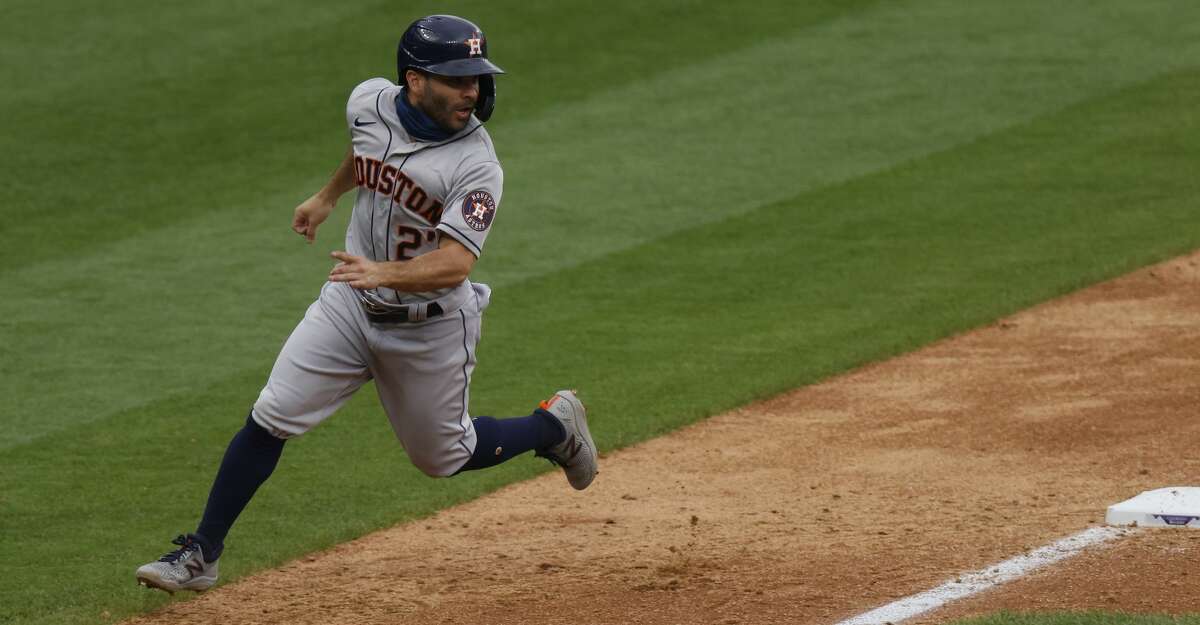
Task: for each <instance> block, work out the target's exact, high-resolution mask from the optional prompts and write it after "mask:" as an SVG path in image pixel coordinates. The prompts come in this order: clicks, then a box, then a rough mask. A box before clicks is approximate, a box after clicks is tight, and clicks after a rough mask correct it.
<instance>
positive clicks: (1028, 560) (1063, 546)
mask: <svg viewBox="0 0 1200 625" xmlns="http://www.w3.org/2000/svg"><path fill="white" fill-rule="evenodd" d="M1128 531H1129V530H1127V529H1124V528H1118V527H1093V528H1091V529H1087V530H1084V531H1082V532H1079V533H1078V534H1075V535H1072V536H1068V537H1066V538H1063V539H1062V540H1059V541H1058V542H1055V543H1052V544H1049V545H1046V546H1045V547H1041V548H1038V549H1035V550H1033V551H1030V552H1029V553H1027V554H1025V555H1022V556H1017V557H1015V558H1012V559H1009V560H1005V561H1004V562H1001V563H999V564H993V565H992V566H989V567H986V568H983V569H980V570H978V571H975V572H972V573H965V574H963V575H962V577H960V578H959V580H961V581H959V580H954V581H949V582H946V583H945V584H942V585H941V586H938V587H937V588H933V589H931V590H926V591H925V592H923V593H919V594H916V595H910V596H908V597H905V598H903V599H900V600H898V601H893V602H892V603H889V604H887V605H885V606H883V607H879V608H875V609H874V610H871V611H870V612H864V613H862V614H859V615H858V616H855V617H853V618H849V619H846V620H844V621H841V622H839V623H837V625H882V624H884V623H899V622H900V621H903V620H905V619H908V618H912V617H914V616H916V615H918V614H921V613H924V612H928V611H930V610H933V609H935V608H940V607H942V606H943V605H946V604H947V603H950V602H951V601H956V600H958V599H963V598H965V597H969V596H971V595H973V594H975V593H978V592H982V591H984V590H987V589H989V588H991V587H993V586H998V585H1000V584H1003V583H1005V582H1008V581H1012V580H1014V579H1016V578H1018V577H1021V576H1022V575H1025V574H1026V573H1029V572H1031V571H1035V570H1037V569H1040V568H1042V567H1043V566H1046V565H1047V564H1054V563H1055V562H1058V561H1060V560H1065V559H1067V558H1069V557H1071V556H1073V555H1075V554H1077V553H1079V552H1080V551H1082V550H1083V549H1085V548H1087V547H1090V546H1092V545H1097V544H1100V543H1102V542H1105V541H1107V540H1111V539H1113V538H1116V537H1117V536H1121V535H1122V534H1125V533H1127V532H1128Z"/></svg>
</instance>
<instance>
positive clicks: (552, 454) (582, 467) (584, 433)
mask: <svg viewBox="0 0 1200 625" xmlns="http://www.w3.org/2000/svg"><path fill="white" fill-rule="evenodd" d="M538 407H539V408H541V409H542V410H545V411H546V412H548V413H550V414H551V415H553V416H554V417H555V418H556V419H558V421H559V423H562V426H563V429H564V430H566V433H567V437H566V439H564V440H563V442H561V443H559V444H557V445H554V446H553V447H549V448H546V449H542V450H539V451H538V452H537V455H538V456H539V457H542V458H546V459H547V460H549V461H550V462H553V463H554V464H556V465H558V466H560V467H562V468H563V471H564V472H565V473H566V474H567V481H568V482H570V483H571V486H573V487H575V489H576V490H583V489H585V488H587V487H588V485H589V484H591V483H592V480H593V479H595V477H596V474H597V473H599V472H600V471H599V469H598V468H597V466H596V455H597V453H596V443H595V442H593V441H592V434H591V433H590V432H588V424H587V410H585V409H584V407H583V402H581V401H579V398H578V397H576V396H575V393H574V392H572V391H559V392H557V393H555V394H554V396H553V397H551V398H550V399H547V400H546V401H544V402H542V403H541V404H539V406H538Z"/></svg>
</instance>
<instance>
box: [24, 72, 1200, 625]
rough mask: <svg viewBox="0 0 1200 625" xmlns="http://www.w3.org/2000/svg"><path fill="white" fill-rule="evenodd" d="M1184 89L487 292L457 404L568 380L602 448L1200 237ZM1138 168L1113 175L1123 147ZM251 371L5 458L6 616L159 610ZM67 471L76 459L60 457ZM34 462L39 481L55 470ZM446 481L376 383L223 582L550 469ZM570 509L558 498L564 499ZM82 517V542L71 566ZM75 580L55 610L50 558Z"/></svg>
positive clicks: (1182, 78)
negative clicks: (169, 542) (435, 475)
mask: <svg viewBox="0 0 1200 625" xmlns="http://www.w3.org/2000/svg"><path fill="white" fill-rule="evenodd" d="M1197 102H1200V72H1197V71H1195V70H1190V71H1187V72H1177V73H1173V74H1171V75H1167V76H1163V77H1161V78H1159V79H1156V80H1154V81H1151V82H1148V83H1145V84H1143V85H1139V86H1138V87H1136V88H1129V89H1127V90H1125V91H1123V92H1122V93H1120V94H1118V95H1115V96H1113V97H1109V98H1104V99H1101V100H1098V101H1096V102H1093V103H1089V104H1087V105H1081V106H1077V107H1073V108H1071V109H1069V110H1066V111H1064V112H1061V113H1059V114H1056V115H1052V116H1048V117H1045V118H1042V119H1039V120H1037V121H1035V122H1033V123H1029V124H1026V125H1023V126H1021V127H1020V128H1017V129H1014V130H1012V131H1008V132H1002V133H997V134H995V135H993V136H990V137H988V138H986V139H983V140H980V141H978V142H976V143H974V144H972V145H970V146H966V147H963V148H959V149H955V150H951V151H947V152H944V153H939V154H937V155H933V156H930V157H927V158H925V159H922V160H920V161H918V162H913V163H908V164H905V165H903V166H901V167H897V168H894V169H892V170H890V171H888V172H884V173H881V174H878V175H875V176H871V177H867V178H863V179H861V180H856V181H854V182H851V183H846V184H843V185H837V186H835V187H832V188H828V189H822V190H819V191H816V192H811V193H806V194H802V195H799V196H797V197H794V198H791V199H789V200H787V201H781V202H778V203H775V204H772V205H769V206H765V207H761V208H760V209H758V210H756V211H753V212H751V213H748V214H744V215H739V216H735V217H731V218H728V219H726V220H724V221H721V222H718V223H712V224H706V225H703V226H701V227H697V228H693V229H691V230H688V231H686V232H677V233H675V234H672V235H671V236H669V237H666V238H663V239H661V240H659V241H656V242H653V243H649V244H645V245H642V246H639V247H637V248H634V249H630V250H627V251H625V252H623V253H619V254H613V255H611V256H609V257H606V258H604V259H597V260H593V261H589V262H586V263H583V264H580V265H578V266H576V267H573V268H570V269H567V270H564V271H560V272H556V273H554V274H551V275H546V276H543V277H540V278H538V279H534V280H529V281H526V282H522V283H520V284H515V285H511V286H510V287H509V288H507V289H505V290H504V291H502V292H500V293H498V294H497V298H496V300H495V303H494V306H495V308H494V309H492V310H490V311H489V317H488V320H487V321H486V322H485V329H484V335H485V337H486V338H485V340H484V342H483V344H482V346H481V350H480V368H479V369H478V371H477V374H476V380H477V382H476V384H475V385H474V387H473V397H474V406H473V407H474V408H475V409H476V410H477V411H483V412H485V413H491V414H498V415H506V414H516V413H519V412H523V411H525V410H527V409H528V408H529V401H530V398H531V397H540V396H541V395H542V394H545V392H546V391H547V389H553V388H556V387H558V386H565V385H577V386H579V387H581V388H582V389H583V391H584V392H585V393H586V396H587V397H588V399H589V402H590V406H591V409H592V414H593V415H594V416H595V420H596V428H595V433H596V434H597V436H598V440H599V443H600V444H601V445H602V446H603V447H605V448H612V447H614V446H617V445H625V444H629V443H632V442H635V441H638V440H643V439H645V438H647V437H649V436H653V435H655V434H658V433H662V432H665V431H668V430H670V429H672V428H675V427H678V426H679V425H682V424H684V423H687V422H691V421H694V420H695V419H697V418H700V417H703V416H705V415H708V414H711V413H712V412H713V411H715V410H720V409H723V408H726V407H729V406H733V405H737V404H739V403H742V402H745V401H748V400H751V399H755V398H759V397H763V396H766V395H770V394H772V393H775V392H778V391H780V390H784V389H788V388H792V387H794V386H796V385H798V384H803V383H807V382H812V381H815V380H817V379H820V378H821V377H824V376H827V375H830V374H833V373H836V372H839V371H843V370H845V369H846V368H848V367H851V366H854V365H856V364H860V363H863V362H868V361H871V360H875V359H879V358H884V357H887V356H889V355H892V354H896V353H900V352H903V351H906V350H910V349H913V348H915V347H917V346H919V345H921V344H924V343H926V342H928V341H931V340H934V339H936V338H938V337H942V336H946V335H947V334H950V333H954V332H957V331H961V330H964V329H967V328H969V327H973V326H976V325H979V324H981V323H985V322H987V321H989V320H991V319H994V318H996V317H997V316H999V315H1003V314H1005V313H1008V312H1011V311H1013V310H1016V309H1018V308H1020V307H1023V306H1027V305H1029V304H1031V303H1034V302H1037V301H1040V300H1043V299H1045V298H1047V297H1052V296H1054V295H1056V294H1059V293H1064V292H1067V291H1069V290H1072V289H1074V288H1077V287H1079V286H1082V285H1083V284H1085V283H1088V282H1092V281H1096V280H1100V279H1103V278H1106V277H1110V276H1113V275H1116V274H1118V273H1121V272H1124V271H1126V270H1128V269H1130V268H1132V267H1135V266H1138V265H1142V264H1145V263H1148V262H1152V261H1154V260H1158V259H1160V258H1164V257H1167V256H1170V255H1174V254H1177V253H1180V252H1182V251H1185V250H1188V249H1191V248H1194V247H1196V246H1197V245H1200V233H1196V232H1194V231H1192V230H1189V229H1187V228H1163V227H1162V224H1164V223H1187V222H1186V221H1185V220H1186V219H1188V217H1189V215H1190V214H1191V210H1192V207H1191V198H1194V197H1195V192H1196V190H1197V189H1196V186H1197V183H1196V182H1195V181H1194V180H1193V179H1192V178H1191V177H1189V175H1188V172H1189V171H1191V170H1192V168H1193V167H1194V163H1195V159H1196V154H1195V151H1194V149H1192V148H1191V147H1190V146H1194V145H1196V141H1197V139H1200V126H1198V122H1197V119H1196V116H1195V115H1194V114H1193V113H1192V112H1191V111H1194V109H1195V107H1196V104H1197ZM1131 154H1133V155H1137V158H1130V155H1131ZM262 375H263V372H262V371H261V370H253V371H252V370H249V369H247V370H243V371H239V372H236V373H235V374H233V375H231V376H229V377H228V378H227V379H226V380H225V381H223V382H221V383H220V384H218V385H215V386H212V387H209V388H207V389H205V390H204V392H202V393H195V394H190V395H180V396H178V397H175V398H172V399H170V400H164V401H162V402H159V403H157V404H154V405H148V406H144V407H142V408H139V409H136V410H132V411H127V412H124V413H121V414H119V415H116V416H114V417H113V418H112V419H110V420H108V421H105V422H96V423H92V424H87V425H83V426H81V427H79V428H77V429H74V430H72V431H70V432H61V433H56V434H53V435H50V436H47V437H45V438H43V439H41V440H39V441H36V442H34V443H31V444H29V445H25V446H22V447H19V448H16V449H13V450H11V451H10V452H9V453H8V454H7V455H6V459H5V465H6V467H5V471H4V472H3V473H0V493H3V497H4V505H3V506H2V507H0V515H2V516H0V525H2V526H3V527H5V529H6V536H12V535H15V536H20V537H21V538H20V540H19V541H5V542H3V543H0V567H3V568H0V605H3V606H4V609H5V610H7V611H8V612H7V613H0V616H3V617H6V618H8V619H10V620H13V621H15V622H21V623H26V622H28V623H66V622H77V621H79V620H82V619H84V618H85V617H87V618H93V619H94V618H95V616H96V614H97V613H98V612H99V611H100V610H102V609H107V610H109V611H110V613H111V614H112V615H114V616H118V617H119V616H121V615H125V614H129V613H132V612H135V611H138V610H142V609H148V608H152V607H154V606H156V605H161V604H162V603H163V602H164V601H167V600H168V599H167V598H166V597H163V596H160V595H150V594H146V593H145V592H144V591H140V590H139V589H137V588H135V587H133V585H132V582H131V581H130V578H129V571H132V570H133V567H135V566H136V565H137V564H139V563H140V562H141V561H142V560H144V559H145V558H146V557H147V555H146V554H145V553H144V552H145V551H146V550H147V549H151V550H152V549H155V548H157V542H156V539H157V538H159V537H162V538H164V539H165V538H166V537H169V535H171V534H172V533H173V532H175V531H177V530H183V529H188V528H189V527H190V526H191V525H192V524H193V523H194V522H195V517H196V515H197V514H198V512H199V510H200V508H201V507H202V505H203V500H204V497H205V492H206V489H207V488H208V485H209V483H210V480H211V476H212V472H213V470H215V467H216V465H217V463H218V462H219V455H220V452H221V450H222V449H223V447H224V445H225V443H226V441H227V439H228V437H229V436H230V434H231V432H232V431H233V430H234V429H235V428H236V427H237V424H238V422H239V419H240V414H242V413H243V412H244V410H245V409H246V406H247V403H248V401H249V399H250V398H251V397H252V395H253V393H254V392H255V391H256V390H257V388H258V386H259V385H260V384H261V378H262ZM64 459H69V461H66V462H64ZM47 467H54V470H53V471H52V472H50V471H48V469H47ZM542 468H543V467H542V465H541V463H538V462H536V461H535V460H534V459H532V458H524V459H520V460H517V461H514V462H512V463H509V464H508V465H505V466H503V467H501V468H500V469H499V470H496V471H492V472H486V473H480V474H474V475H464V476H460V477H458V478H455V479H452V480H431V479H428V478H425V477H423V476H420V475H418V474H417V472H416V471H415V470H413V469H412V468H411V467H410V466H409V465H408V464H407V463H406V462H405V461H404V460H403V459H402V454H401V453H400V451H399V448H398V446H397V445H396V443H395V442H394V440H393V437H392V435H391V433H390V431H389V428H388V426H387V424H386V420H385V419H384V418H383V417H382V415H380V414H379V409H378V407H377V403H376V400H375V398H374V396H373V394H372V393H371V392H370V391H369V390H368V391H366V392H363V393H360V394H359V395H358V396H357V397H355V399H354V400H353V401H352V402H351V403H350V405H349V406H348V407H347V408H346V409H345V410H343V411H342V413H340V414H339V415H338V416H337V417H335V418H333V419H331V420H330V421H329V422H328V423H326V424H324V425H322V426H321V427H320V428H318V429H317V430H316V431H314V432H313V433H311V434H310V435H308V436H307V437H305V438H302V439H300V440H297V441H294V442H292V443H289V448H288V450H287V452H286V453H285V454H284V458H283V462H282V464H281V467H280V469H279V470H278V472H277V474H276V475H275V476H274V477H273V478H272V479H271V481H270V482H268V484H267V485H266V486H265V487H264V489H263V491H262V492H261V493H260V496H259V497H258V498H257V499H256V500H255V502H254V503H253V504H252V506H251V508H250V509H249V510H248V511H247V514H246V516H245V518H244V519H243V520H242V521H240V522H239V525H238V527H237V528H236V529H235V531H234V533H233V535H231V537H230V543H229V544H230V552H229V554H230V556H229V557H228V558H227V559H226V560H223V562H222V567H223V575H225V576H226V577H227V578H230V579H232V578H236V577H237V576H239V575H242V574H245V573H246V572H249V571H252V570H255V569H258V568H260V567H262V566H270V565H272V564H276V563H279V562H281V561H284V560H286V559H288V558H291V557H294V556H296V555H299V554H302V553H305V552H307V551H310V550H312V549H315V548H320V547H323V546H327V545H330V544H332V543H334V542H337V541H339V540H344V539H346V538H349V537H352V536H356V535H359V534H361V533H363V532H365V531H368V530H370V529H373V528H376V527H382V526H386V525H388V524H390V523H393V522H396V521H400V520H405V519H411V518H417V517H420V516H422V515H425V514H428V513H430V512H432V511H434V510H436V509H438V508H440V507H443V506H445V505H449V504H452V503H454V502H457V501H462V500H465V499H469V498H471V497H474V496H477V495H479V494H481V493H483V492H487V491H488V490H490V489H493V488H495V487H497V486H499V485H500V484H503V483H505V482H506V481H508V480H512V479H519V478H523V477H527V476H529V475H531V474H533V473H534V472H536V471H538V470H542ZM564 493H565V494H569V491H568V490H567V487H566V486H565V485H564ZM81 523H82V524H83V525H85V526H86V527H85V529H86V532H87V533H88V535H89V536H99V537H103V539H102V540H95V541H89V542H88V545H87V549H86V550H84V551H83V552H82V553H83V554H84V555H83V556H82V557H81V556H80V553H81V551H80V548H79V542H78V534H79V532H80V531H81ZM62 562H71V563H72V570H73V571H74V574H75V575H76V577H75V578H74V579H71V580H70V587H71V591H72V592H70V593H64V592H63V586H64V584H65V583H67V582H65V581H64V580H63V577H62V574H61V573H62V569H61V566H60V563H62Z"/></svg>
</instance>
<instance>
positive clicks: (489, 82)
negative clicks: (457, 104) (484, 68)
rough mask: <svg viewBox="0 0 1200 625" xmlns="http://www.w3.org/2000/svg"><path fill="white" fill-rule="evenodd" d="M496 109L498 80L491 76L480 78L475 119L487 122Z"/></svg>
mask: <svg viewBox="0 0 1200 625" xmlns="http://www.w3.org/2000/svg"><path fill="white" fill-rule="evenodd" d="M495 108H496V78H495V77H494V76H492V75H491V74H483V75H482V76H480V77H479V101H478V102H476V103H475V117H477V118H478V119H479V121H481V122H486V121H487V120H488V118H489V117H491V116H492V111H493V110H495Z"/></svg>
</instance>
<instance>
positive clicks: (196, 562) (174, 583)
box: [137, 534, 217, 594]
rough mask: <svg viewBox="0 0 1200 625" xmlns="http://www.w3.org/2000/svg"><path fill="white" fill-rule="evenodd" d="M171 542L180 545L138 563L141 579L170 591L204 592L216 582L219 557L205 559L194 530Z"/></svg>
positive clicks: (155, 586)
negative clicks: (154, 559)
mask: <svg viewBox="0 0 1200 625" xmlns="http://www.w3.org/2000/svg"><path fill="white" fill-rule="evenodd" d="M171 542H172V543H175V544H176V545H179V549H176V550H175V551H172V552H171V553H168V554H166V555H164V556H163V557H161V558H159V559H158V560H157V561H156V562H151V563H150V564H143V565H142V566H140V567H138V570H137V581H138V583H139V584H141V585H142V586H147V587H149V588H158V589H160V590H165V591H167V592H169V593H171V594H175V591H176V590H194V591H196V592H203V591H205V590H208V589H209V588H212V586H213V584H215V583H217V561H215V560H214V561H212V562H205V561H204V552H203V551H202V550H201V549H200V543H198V542H196V539H195V538H193V537H192V535H191V534H188V535H186V536H184V535H182V534H180V535H179V537H178V538H176V539H175V540H173V541H171Z"/></svg>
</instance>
